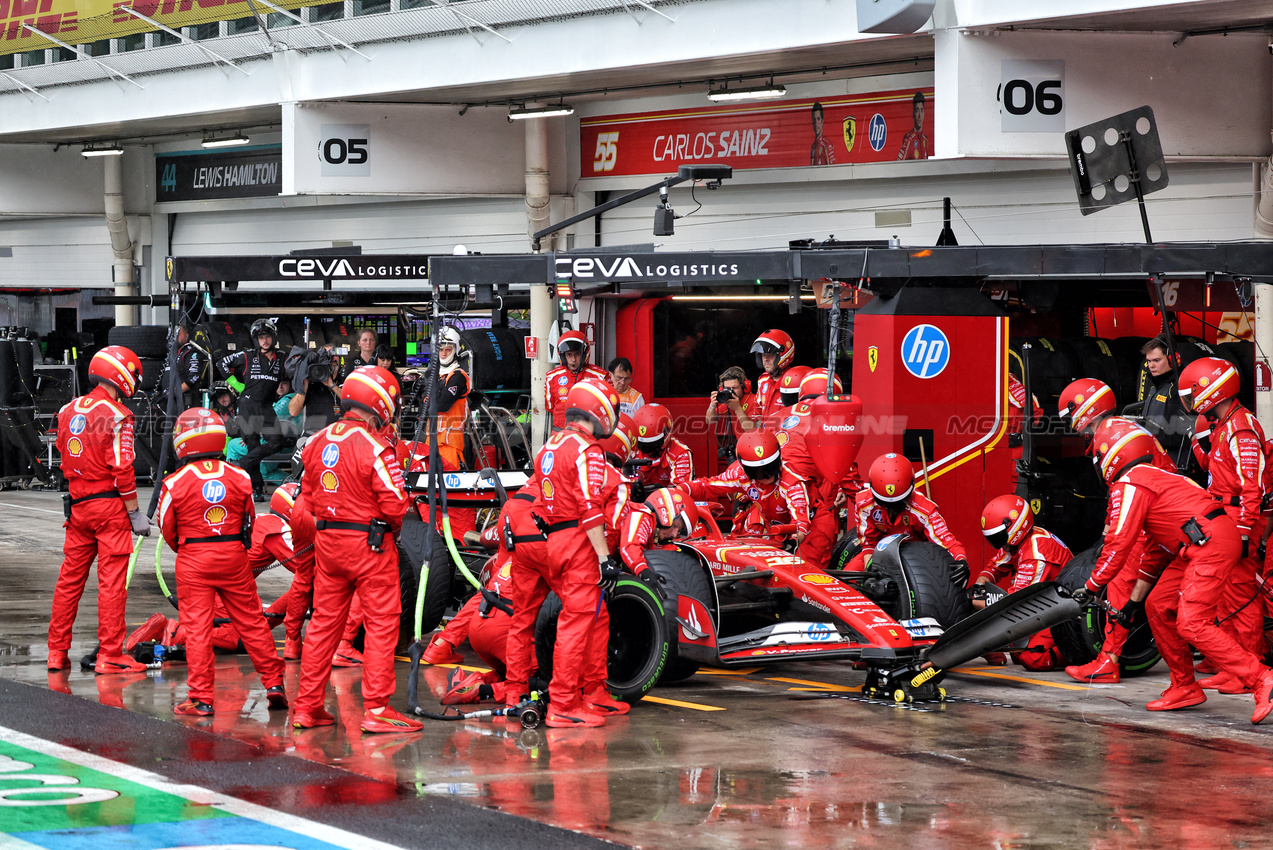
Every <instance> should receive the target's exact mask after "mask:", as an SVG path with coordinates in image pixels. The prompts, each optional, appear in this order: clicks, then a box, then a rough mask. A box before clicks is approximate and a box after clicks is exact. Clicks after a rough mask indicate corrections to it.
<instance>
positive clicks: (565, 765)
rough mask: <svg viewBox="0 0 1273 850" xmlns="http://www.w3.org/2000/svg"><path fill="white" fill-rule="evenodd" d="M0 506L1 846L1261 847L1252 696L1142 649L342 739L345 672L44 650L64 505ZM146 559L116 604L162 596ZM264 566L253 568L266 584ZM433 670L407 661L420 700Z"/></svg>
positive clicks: (353, 683)
mask: <svg viewBox="0 0 1273 850" xmlns="http://www.w3.org/2000/svg"><path fill="white" fill-rule="evenodd" d="M143 498H144V496H143ZM0 517H3V518H4V519H5V521H4V522H2V523H0V587H3V588H4V603H5V604H4V605H3V606H2V607H0V832H4V833H8V834H9V835H10V836H12V837H11V838H9V839H6V838H3V837H0V847H10V846H12V847H21V846H31V845H35V846H44V847H68V848H69V847H78V846H83V845H84V844H86V843H88V842H90V841H92V842H98V843H101V842H102V841H108V842H109V846H111V847H121V848H122V847H149V848H160V847H171V846H176V845H178V844H183V845H203V846H207V845H225V844H238V845H244V844H255V845H274V846H290V847H297V848H309V847H325V846H346V847H383V846H385V845H391V846H398V847H457V848H458V847H488V846H489V847H505V848H506V847H523V846H527V847H529V846H534V847H536V848H545V847H576V846H578V847H585V846H601V845H600V842H599V841H598V839H602V840H605V841H610V842H617V843H620V844H624V845H634V846H643V847H676V848H678V850H680V849H681V848H685V850H688V848H700V847H702V848H719V847H722V846H725V847H751V846H757V847H773V846H798V847H876V846H881V847H882V846H887V847H890V848H894V847H898V848H909V847H916V848H929V847H951V848H959V847H985V846H998V847H1081V846H1088V847H1102V848H1105V847H1109V848H1116V847H1198V848H1216V847H1266V846H1270V845H1271V844H1273V841H1270V839H1269V838H1268V837H1267V832H1266V827H1265V823H1266V822H1267V821H1268V820H1269V818H1270V814H1271V812H1270V808H1271V807H1270V804H1269V803H1268V802H1267V801H1268V800H1269V799H1270V798H1271V797H1273V767H1270V765H1271V764H1273V760H1271V759H1270V753H1271V751H1273V727H1268V728H1265V727H1253V726H1251V725H1250V722H1249V717H1250V713H1251V707H1252V701H1251V698H1250V697H1249V696H1245V697H1243V696H1223V695H1211V696H1210V698H1209V700H1208V702H1207V703H1205V704H1204V705H1202V706H1198V707H1196V708H1193V709H1189V710H1187V711H1182V712H1170V713H1162V714H1150V713H1148V712H1146V711H1145V710H1144V707H1143V706H1144V703H1145V702H1146V701H1147V700H1149V699H1152V698H1154V697H1155V696H1157V694H1158V692H1159V691H1161V690H1162V689H1163V688H1164V687H1165V686H1166V681H1167V676H1166V671H1165V668H1162V667H1161V666H1160V667H1159V668H1157V669H1155V670H1154V671H1151V673H1150V674H1149V675H1147V676H1143V677H1140V678H1137V679H1132V680H1125V681H1124V683H1123V684H1120V685H1115V686H1098V687H1092V688H1088V687H1084V686H1081V685H1078V684H1076V683H1074V682H1072V681H1070V680H1069V679H1067V678H1065V677H1064V675H1063V674H1059V673H1041V674H1040V673H1029V672H1026V671H1023V670H1022V669H1021V668H1019V667H987V666H986V665H985V664H983V663H981V662H977V663H972V664H969V665H967V666H966V667H965V668H962V669H961V672H957V673H954V674H953V675H952V676H951V677H950V678H949V679H948V680H947V682H946V683H945V686H946V688H947V689H948V691H949V692H950V695H951V697H952V700H951V701H950V702H948V703H946V704H944V705H937V704H916V705H913V706H896V705H893V704H891V703H887V702H879V701H872V700H865V699H863V698H862V697H861V695H860V693H859V692H858V689H859V688H860V685H861V683H862V680H863V675H864V674H863V673H862V672H860V671H854V670H852V669H851V668H850V667H849V666H848V665H846V664H839V663H831V662H817V663H810V664H785V665H779V666H767V667H754V668H742V669H736V670H729V671H704V672H701V673H700V674H698V675H696V676H694V677H692V678H691V679H689V680H688V681H686V682H684V683H681V684H678V685H675V686H668V687H661V688H656V689H655V691H654V692H653V694H652V697H653V698H652V699H647V700H645V701H643V702H642V703H641V704H640V705H638V706H637V707H636V708H635V709H634V711H633V712H632V714H631V715H630V716H629V717H628V718H624V719H618V720H612V721H611V722H610V723H608V724H607V725H606V726H605V727H604V728H602V729H597V730H585V731H576V730H549V729H539V730H532V731H523V730H521V729H520V728H519V727H515V726H509V725H507V724H505V723H504V722H503V721H491V720H482V721H465V722H460V723H440V722H435V723H431V724H429V725H427V726H426V727H425V730H424V732H423V733H422V734H419V735H406V736H365V735H361V734H360V733H359V731H358V728H357V721H358V717H359V715H360V713H361V700H360V697H359V681H360V675H361V673H360V671H359V670H357V669H349V670H340V669H338V670H336V671H335V673H334V675H333V677H332V692H331V694H330V695H329V698H328V706H329V708H330V709H331V710H332V711H333V712H334V713H336V714H337V716H338V722H337V725H336V726H335V727H330V728H326V729H316V730H307V731H300V730H295V729H293V728H292V727H291V726H290V725H289V724H288V723H287V720H286V718H285V717H284V716H283V714H282V713H278V712H275V713H273V714H271V713H270V712H269V711H268V710H267V708H266V702H265V698H264V693H263V691H262V689H261V687H260V684H259V682H257V681H256V679H255V676H254V675H253V673H252V670H251V667H250V665H249V664H248V662H247V659H246V657H243V656H236V655H222V656H219V657H218V667H217V686H218V694H217V699H216V706H217V713H216V714H215V715H214V716H213V717H211V718H206V719H193V718H178V717H176V716H175V715H173V714H172V707H173V706H174V705H176V704H177V703H178V702H180V701H181V700H182V699H184V696H185V682H184V679H185V668H184V666H183V665H168V666H167V667H165V668H164V669H163V670H157V671H151V672H150V673H146V674H135V675H131V676H123V677H117V676H105V677H97V676H94V675H93V674H92V673H91V672H83V671H80V670H78V669H77V670H73V671H70V672H63V673H58V674H48V673H47V672H46V670H45V669H44V662H45V659H46V648H45V644H44V632H45V629H46V627H47V619H48V606H49V600H50V598H51V596H52V591H53V586H54V583H55V582H56V577H57V569H58V565H59V564H60V561H61V553H60V550H61V542H62V532H61V509H60V500H59V498H58V496H57V494H52V493H29V492H4V493H0ZM147 551H148V552H153V548H151V547H150V545H149V544H148V546H147ZM150 563H151V562H150V561H149V557H148V556H144V557H143V558H142V563H141V565H140V566H139V568H138V572H137V575H136V577H135V578H134V580H133V586H132V590H131V592H130V595H129V604H128V621H129V623H130V625H131V624H137V623H140V622H142V621H143V620H144V619H145V618H146V617H147V616H148V615H149V614H151V613H153V612H154V611H165V613H171V612H170V611H167V610H166V606H168V603H167V602H166V601H164V600H163V598H162V597H161V595H160V594H159V591H158V587H157V583H156V581H155V579H154V576H153V573H151V572H149V571H148V570H147V567H148V566H149V565H150ZM165 564H166V565H167V574H168V576H169V578H170V580H171V575H172V572H171V558H170V556H168V557H167V559H166V560H165ZM287 581H288V577H287V574H286V573H283V572H282V571H280V570H273V571H270V572H267V573H266V574H265V575H264V576H263V577H262V579H261V580H260V582H259V585H260V587H261V591H262V596H263V598H265V599H266V600H271V599H273V598H275V597H276V596H277V595H278V594H279V593H281V592H282V590H283V589H284V588H285V587H286V584H287ZM94 602H95V591H94V588H93V584H92V579H90V585H89V589H88V592H87V593H86V594H85V599H84V601H83V603H82V604H81V608H80V617H79V620H78V621H77V627H76V638H77V640H76V643H75V645H74V646H73V647H72V657H73V658H75V657H77V656H78V655H79V654H82V653H83V652H85V651H87V650H88V649H89V648H91V644H92V640H91V636H92V633H93V631H94V624H95V618H96V608H95V605H94ZM279 637H280V638H281V635H280V636H279ZM466 658H467V659H469V660H472V659H473V656H472V655H471V653H468V654H466ZM298 668H299V665H298V664H297V663H295V662H289V663H288V671H287V672H288V677H287V681H286V686H287V689H288V692H289V694H293V693H294V692H295V688H296V677H297V674H298ZM407 671H408V667H407V665H406V664H405V663H401V664H399V665H398V674H399V687H398V695H397V696H396V698H395V704H396V705H398V706H399V707H403V704H404V698H403V694H404V693H405V681H404V679H405V676H406V675H407ZM448 672H449V671H448V670H447V669H445V668H425V669H424V670H423V672H422V687H421V694H422V698H423V699H424V700H425V702H426V704H427V703H432V705H433V706H436V704H437V696H438V695H440V693H441V692H442V689H443V687H444V683H445V680H446V675H447V673H448ZM430 695H432V696H431V697H430ZM22 765H30V767H22ZM37 777H40V778H39V779H37ZM50 777H53V778H54V779H52V780H50V779H49V778H50ZM36 786H38V787H40V788H41V789H42V791H41V792H34V791H32V790H31V788H32V787H36ZM15 788H16V789H26V790H25V791H16V790H13V789H15ZM66 789H80V790H79V791H68V790H66ZM82 792H83V793H82ZM87 792H95V793H98V794H99V795H100V794H105V793H108V792H112V793H114V794H115V796H113V797H110V798H103V799H101V800H95V799H93V798H92V795H91V794H87V796H86V793H87ZM77 800H78V802H77ZM33 802H40V803H42V804H41V805H31V804H32V803H33Z"/></svg>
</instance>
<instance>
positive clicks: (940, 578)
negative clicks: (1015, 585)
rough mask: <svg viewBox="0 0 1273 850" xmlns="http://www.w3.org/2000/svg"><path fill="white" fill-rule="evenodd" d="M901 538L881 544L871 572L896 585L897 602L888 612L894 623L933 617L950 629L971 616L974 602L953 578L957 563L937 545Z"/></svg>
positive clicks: (869, 570) (876, 552) (892, 538)
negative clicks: (902, 539) (951, 573)
mask: <svg viewBox="0 0 1273 850" xmlns="http://www.w3.org/2000/svg"><path fill="white" fill-rule="evenodd" d="M899 540H900V537H896V536H895V537H886V538H884V540H882V541H880V545H879V546H877V547H876V549H875V552H874V554H873V555H872V556H871V564H870V566H869V567H867V571H868V572H874V573H881V574H882V575H884V576H885V577H886V578H888V579H889V580H891V581H892V582H893V583H894V584H895V585H896V586H897V602H896V604H895V605H894V606H893V610H891V611H890V610H888V609H885V610H886V613H888V614H889V616H891V617H892V618H893V619H895V620H910V619H915V618H918V617H932V618H933V619H934V620H936V621H937V622H938V623H941V625H942V627H943V628H949V627H951V626H953V625H954V624H955V623H957V622H959V621H960V620H962V619H963V618H964V617H967V616H968V615H969V614H971V613H972V602H971V601H970V600H969V598H968V594H967V592H965V589H964V588H962V587H957V586H956V585H955V582H954V581H953V580H952V579H951V577H950V571H951V570H952V569H954V564H955V561H954V559H953V558H951V557H950V553H949V552H947V551H946V550H945V549H943V548H941V547H940V546H938V545H937V544H935V543H929V542H927V541H916V540H907V541H903V542H902V543H901V545H900V546H899V545H898V541H899Z"/></svg>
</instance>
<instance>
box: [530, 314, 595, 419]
mask: <svg viewBox="0 0 1273 850" xmlns="http://www.w3.org/2000/svg"><path fill="white" fill-rule="evenodd" d="M557 352H558V353H559V354H560V355H561V365H560V366H557V367H555V368H553V369H550V370H548V375H547V377H545V378H544V410H545V412H547V413H548V414H549V415H550V416H551V417H552V423H553V427H554V428H564V427H565V426H566V409H567V408H566V396H567V395H569V394H570V390H571V388H573V387H574V385H575V384H577V383H579V382H580V381H581V380H583V379H584V378H596V379H597V380H600V381H605V382H606V383H609V382H610V375H609V374H607V373H606V370H605V369H602V368H601V367H600V366H593V365H592V364H591V363H589V362H588V338H587V337H586V336H584V335H583V333H582V332H580V331H566V332H565V333H563V334H562V335H561V336H560V337H558V338H557Z"/></svg>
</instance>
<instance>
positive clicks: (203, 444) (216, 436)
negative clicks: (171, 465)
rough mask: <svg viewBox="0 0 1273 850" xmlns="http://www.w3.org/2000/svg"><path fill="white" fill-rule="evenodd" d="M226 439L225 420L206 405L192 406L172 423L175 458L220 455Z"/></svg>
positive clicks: (190, 458)
mask: <svg viewBox="0 0 1273 850" xmlns="http://www.w3.org/2000/svg"><path fill="white" fill-rule="evenodd" d="M227 439H228V437H227V436H226V432H225V420H224V419H222V418H221V417H220V416H219V415H217V414H216V413H213V412H212V411H211V410H209V409H208V408H206V407H192V408H190V409H189V410H187V411H185V412H183V413H182V414H181V415H180V416H178V417H177V421H176V422H174V423H173V424H172V447H173V450H174V451H176V453H177V460H194V459H196V458H201V457H221V453H222V452H224V451H225V444H226V440H227Z"/></svg>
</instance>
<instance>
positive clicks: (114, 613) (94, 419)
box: [49, 386, 137, 656]
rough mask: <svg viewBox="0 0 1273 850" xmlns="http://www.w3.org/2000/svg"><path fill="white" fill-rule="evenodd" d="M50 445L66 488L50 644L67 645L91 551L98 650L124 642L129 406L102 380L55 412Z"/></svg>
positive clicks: (114, 650)
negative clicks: (68, 501)
mask: <svg viewBox="0 0 1273 850" xmlns="http://www.w3.org/2000/svg"><path fill="white" fill-rule="evenodd" d="M57 422H58V424H57V449H58V452H59V453H60V454H61V455H62V473H63V474H64V475H65V476H66V482H67V485H68V487H69V488H70V491H71V492H70V497H71V504H72V508H71V518H70V519H68V520H67V521H66V522H65V523H64V524H63V528H65V529H66V540H65V542H64V543H63V544H62V554H63V560H62V569H61V572H59V573H58V577H57V587H56V589H55V590H54V591H53V611H52V616H51V617H50V619H49V650H50V651H61V652H66V651H67V650H69V649H70V648H71V626H72V625H74V623H75V614H76V612H77V611H78V610H79V605H80V597H81V596H82V595H83V594H84V585H85V584H87V582H88V569H89V567H91V566H92V565H93V559H94V558H96V559H97V638H98V640H100V641H101V644H102V647H101V653H102V654H103V655H105V656H114V655H119V654H120V653H121V652H122V651H123V647H124V633H125V628H124V607H125V604H126V603H127V601H128V589H127V586H126V581H127V576H128V556H129V555H130V554H131V553H132V550H133V528H132V524H131V523H130V522H129V521H128V513H127V512H126V511H125V510H124V502H125V501H129V500H132V499H136V498H137V480H136V477H135V476H134V474H133V414H132V413H131V412H129V410H128V408H126V407H124V405H122V404H120V403H119V402H117V401H114V400H112V399H111V397H110V394H109V393H108V392H107V391H106V389H105V388H104V387H101V386H98V387H94V388H93V390H92V391H91V392H89V393H88V394H86V395H82V396H80V397H79V398H77V399H75V400H74V401H72V402H71V403H70V404H67V405H66V406H65V407H63V408H62V409H61V411H59V412H58V415H57Z"/></svg>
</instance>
